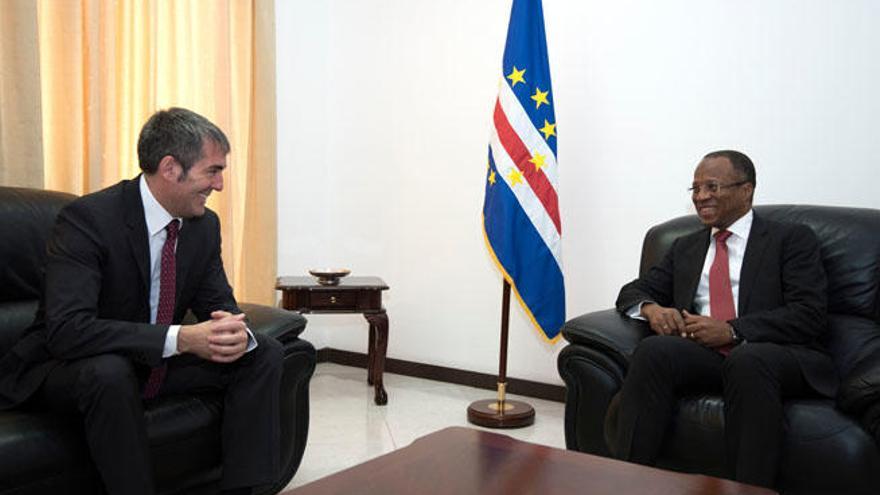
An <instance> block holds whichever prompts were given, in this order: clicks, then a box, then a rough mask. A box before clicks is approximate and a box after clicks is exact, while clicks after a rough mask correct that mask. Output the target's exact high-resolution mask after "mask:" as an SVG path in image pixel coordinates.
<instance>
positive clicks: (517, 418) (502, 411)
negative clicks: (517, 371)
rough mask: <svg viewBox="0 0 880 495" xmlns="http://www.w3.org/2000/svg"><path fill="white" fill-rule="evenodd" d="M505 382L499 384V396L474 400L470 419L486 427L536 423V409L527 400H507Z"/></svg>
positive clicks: (518, 426) (512, 426) (469, 407)
mask: <svg viewBox="0 0 880 495" xmlns="http://www.w3.org/2000/svg"><path fill="white" fill-rule="evenodd" d="M504 387H505V384H504V383H499V384H498V398H497V399H486V400H478V401H476V402H472V403H471V405H470V406H468V421H469V422H471V423H473V424H475V425H477V426H484V427H486V428H523V427H525V426H530V425H532V424H534V423H535V409H534V408H533V407H532V406H530V405H529V404H527V403H525V402H520V401H518V400H506V399H505V398H504Z"/></svg>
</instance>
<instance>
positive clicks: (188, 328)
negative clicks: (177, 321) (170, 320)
mask: <svg viewBox="0 0 880 495" xmlns="http://www.w3.org/2000/svg"><path fill="white" fill-rule="evenodd" d="M244 318H245V316H244V314H235V315H234V314H232V313H228V312H226V311H214V312H213V313H211V319H210V320H206V321H203V322H201V323H197V324H195V325H183V326H182V327H180V333H178V334H177V350H178V351H180V352H188V353H191V354H195V355H197V356H199V357H200V358H202V359H207V360H210V361H214V362H217V363H231V362H233V361H235V360H237V359H238V358H240V357H241V356H243V355H244V353H245V351H247V342H248V334H247V326H246V325H245V323H244Z"/></svg>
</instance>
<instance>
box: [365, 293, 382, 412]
mask: <svg viewBox="0 0 880 495" xmlns="http://www.w3.org/2000/svg"><path fill="white" fill-rule="evenodd" d="M364 318H366V319H367V321H368V322H370V341H371V342H370V350H372V351H373V352H372V353H371V354H372V357H370V358H369V366H370V370H369V371H368V372H367V373H368V375H367V376H368V377H370V378H372V382H373V383H372V384H373V387H375V389H376V392H375V397H374V398H373V400H374V401H375V403H376V405H379V406H383V405H385V404H387V403H388V394H387V393H385V386H384V385H383V384H382V373H384V372H385V353H386V352H387V351H388V315H387V314H386V313H385V311H384V310H383V311H382V312H381V313H367V314H365V315H364ZM374 335H375V338H373V337H374Z"/></svg>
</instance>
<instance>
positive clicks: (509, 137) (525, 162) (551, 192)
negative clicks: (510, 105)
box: [493, 99, 562, 234]
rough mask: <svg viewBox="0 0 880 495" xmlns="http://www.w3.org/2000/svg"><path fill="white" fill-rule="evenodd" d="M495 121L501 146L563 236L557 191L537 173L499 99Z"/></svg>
mask: <svg viewBox="0 0 880 495" xmlns="http://www.w3.org/2000/svg"><path fill="white" fill-rule="evenodd" d="M493 120H494V121H495V129H496V130H497V131H498V139H499V140H500V141H501V146H504V149H505V151H507V154H508V156H510V159H511V160H513V163H515V164H516V166H517V167H518V168H519V169H520V170H521V171H522V173H523V176H524V177H525V178H526V180H527V181H528V183H529V185H530V186H531V187H532V190H533V191H534V192H535V195H536V196H537V197H538V199H539V200H540V201H541V204H542V205H544V209H545V210H547V214H548V215H550V219H551V220H553V224H554V225H555V226H556V232H559V233H560V234H562V225H561V223H560V221H559V201H558V198H557V196H556V190H555V189H553V186H552V185H551V184H550V181H549V180H547V176H546V175H545V174H544V173H543V172H538V171H535V165H534V164H533V163H532V162H530V161H529V160H530V159H531V158H532V154H531V152H530V151H529V150H528V148H526V145H525V144H523V142H522V139H520V137H519V134H517V133H516V131H515V130H514V129H513V127H512V126H511V125H510V122H509V121H508V120H507V115H505V114H504V109H503V108H501V101H500V100H499V99H496V100H495V115H494V116H493Z"/></svg>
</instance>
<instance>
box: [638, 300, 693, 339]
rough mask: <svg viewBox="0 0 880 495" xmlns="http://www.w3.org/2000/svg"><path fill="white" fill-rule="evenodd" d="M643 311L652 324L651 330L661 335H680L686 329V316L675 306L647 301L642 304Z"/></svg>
mask: <svg viewBox="0 0 880 495" xmlns="http://www.w3.org/2000/svg"><path fill="white" fill-rule="evenodd" d="M641 313H642V316H643V317H645V319H646V320H648V323H649V324H650V325H651V330H653V331H654V332H655V333H657V334H659V335H680V334H681V333H682V332H684V331H685V330H684V328H685V324H684V318H682V316H681V313H680V312H679V311H678V310H677V309H675V308H666V307H663V306H660V305H659V304H657V303H645V304H643V305H642V309H641Z"/></svg>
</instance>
